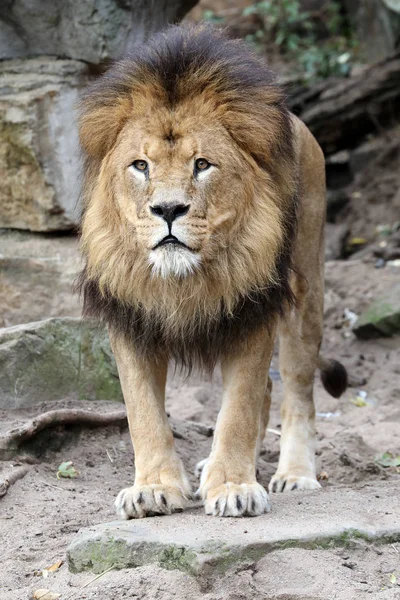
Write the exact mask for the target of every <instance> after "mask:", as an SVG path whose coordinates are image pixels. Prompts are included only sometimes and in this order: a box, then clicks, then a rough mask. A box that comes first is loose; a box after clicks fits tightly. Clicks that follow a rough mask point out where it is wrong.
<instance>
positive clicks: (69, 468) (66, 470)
mask: <svg viewBox="0 0 400 600" xmlns="http://www.w3.org/2000/svg"><path fill="white" fill-rule="evenodd" d="M78 475H79V471H77V470H76V469H75V467H74V463H73V462H72V460H67V461H66V462H63V463H61V465H60V466H59V467H58V471H57V479H60V478H61V477H66V478H70V479H73V478H74V477H78Z"/></svg>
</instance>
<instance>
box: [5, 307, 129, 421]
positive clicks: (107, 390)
mask: <svg viewBox="0 0 400 600" xmlns="http://www.w3.org/2000/svg"><path fill="white" fill-rule="evenodd" d="M63 398H77V399H83V400H100V399H102V400H122V393H121V388H120V384H119V379H118V375H117V369H116V365H115V362H114V358H113V356H112V352H111V349H110V344H109V340H108V334H107V332H106V331H105V330H104V329H103V328H99V327H98V326H97V325H96V324H94V323H92V322H89V321H81V320H80V319H69V318H65V319H58V318H55V319H47V320H45V321H38V322H36V323H27V324H26V325H16V326H15V327H8V328H4V329H0V408H2V409H12V408H22V407H29V406H34V405H35V404H38V403H40V402H44V401H47V400H58V399H63Z"/></svg>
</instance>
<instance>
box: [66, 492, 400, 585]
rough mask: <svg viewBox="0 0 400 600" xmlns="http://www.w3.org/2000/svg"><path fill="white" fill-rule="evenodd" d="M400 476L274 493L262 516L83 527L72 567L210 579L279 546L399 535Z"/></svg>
mask: <svg viewBox="0 0 400 600" xmlns="http://www.w3.org/2000/svg"><path fill="white" fill-rule="evenodd" d="M399 493H400V482H397V483H396V484H394V485H393V486H392V488H390V489H389V491H388V487H385V490H384V492H383V493H382V488H381V486H380V485H379V484H374V485H369V486H365V485H364V486H363V487H362V488H360V489H354V488H352V489H348V488H335V489H334V488H332V489H325V490H322V491H317V492H294V493H292V494H290V495H279V496H275V495H274V496H273V497H272V502H273V505H272V511H271V512H270V513H269V514H268V515H263V516H261V517H257V518H242V519H224V518H216V517H209V516H206V515H205V514H204V512H203V509H200V508H196V509H191V510H188V511H186V512H184V513H180V514H175V515H170V516H163V517H153V518H147V519H141V520H137V521H114V522H112V523H102V524H100V525H96V526H94V527H90V528H85V529H81V530H80V531H79V532H78V534H77V537H76V539H75V540H74V541H73V542H72V544H71V545H70V546H69V548H68V551H67V555H68V564H69V568H70V570H71V571H73V572H80V571H85V570H91V571H93V572H95V573H101V572H103V571H104V570H105V569H108V568H110V567H114V568H116V569H119V568H125V567H139V566H143V565H148V564H156V565H159V566H161V567H163V568H166V569H179V570H181V571H184V572H186V573H188V574H190V575H195V576H199V577H201V578H205V579H208V578H212V577H214V576H215V575H216V574H218V573H223V572H224V571H226V570H227V569H228V568H229V567H230V566H232V565H234V564H235V563H237V562H248V561H255V560H259V559H260V558H261V557H262V556H264V555H266V554H268V553H269V552H272V551H273V550H277V549H285V548H291V547H302V548H328V547H334V546H345V545H348V544H351V543H353V542H354V541H357V540H364V541H367V542H368V541H369V542H376V543H385V542H394V541H398V540H400V503H399V501H398V499H399Z"/></svg>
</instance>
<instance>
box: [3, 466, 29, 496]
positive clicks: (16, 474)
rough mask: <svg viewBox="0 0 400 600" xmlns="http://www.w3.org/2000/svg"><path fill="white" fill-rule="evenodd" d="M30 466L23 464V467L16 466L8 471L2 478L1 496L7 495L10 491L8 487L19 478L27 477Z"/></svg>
mask: <svg viewBox="0 0 400 600" xmlns="http://www.w3.org/2000/svg"><path fill="white" fill-rule="evenodd" d="M29 469H30V466H28V465H22V466H21V467H14V468H13V469H11V471H9V472H8V473H6V475H5V476H4V477H3V478H0V498H2V497H3V496H5V495H6V494H7V492H8V489H9V488H10V487H11V486H12V485H13V484H14V483H15V482H16V481H18V480H19V479H22V478H23V477H25V475H26V474H27V473H28V471H29Z"/></svg>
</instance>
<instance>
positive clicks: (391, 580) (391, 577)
mask: <svg viewBox="0 0 400 600" xmlns="http://www.w3.org/2000/svg"><path fill="white" fill-rule="evenodd" d="M389 579H390V583H392V584H393V585H394V584H395V583H396V582H397V577H396V575H395V574H394V573H391V574H390V577H389Z"/></svg>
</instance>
